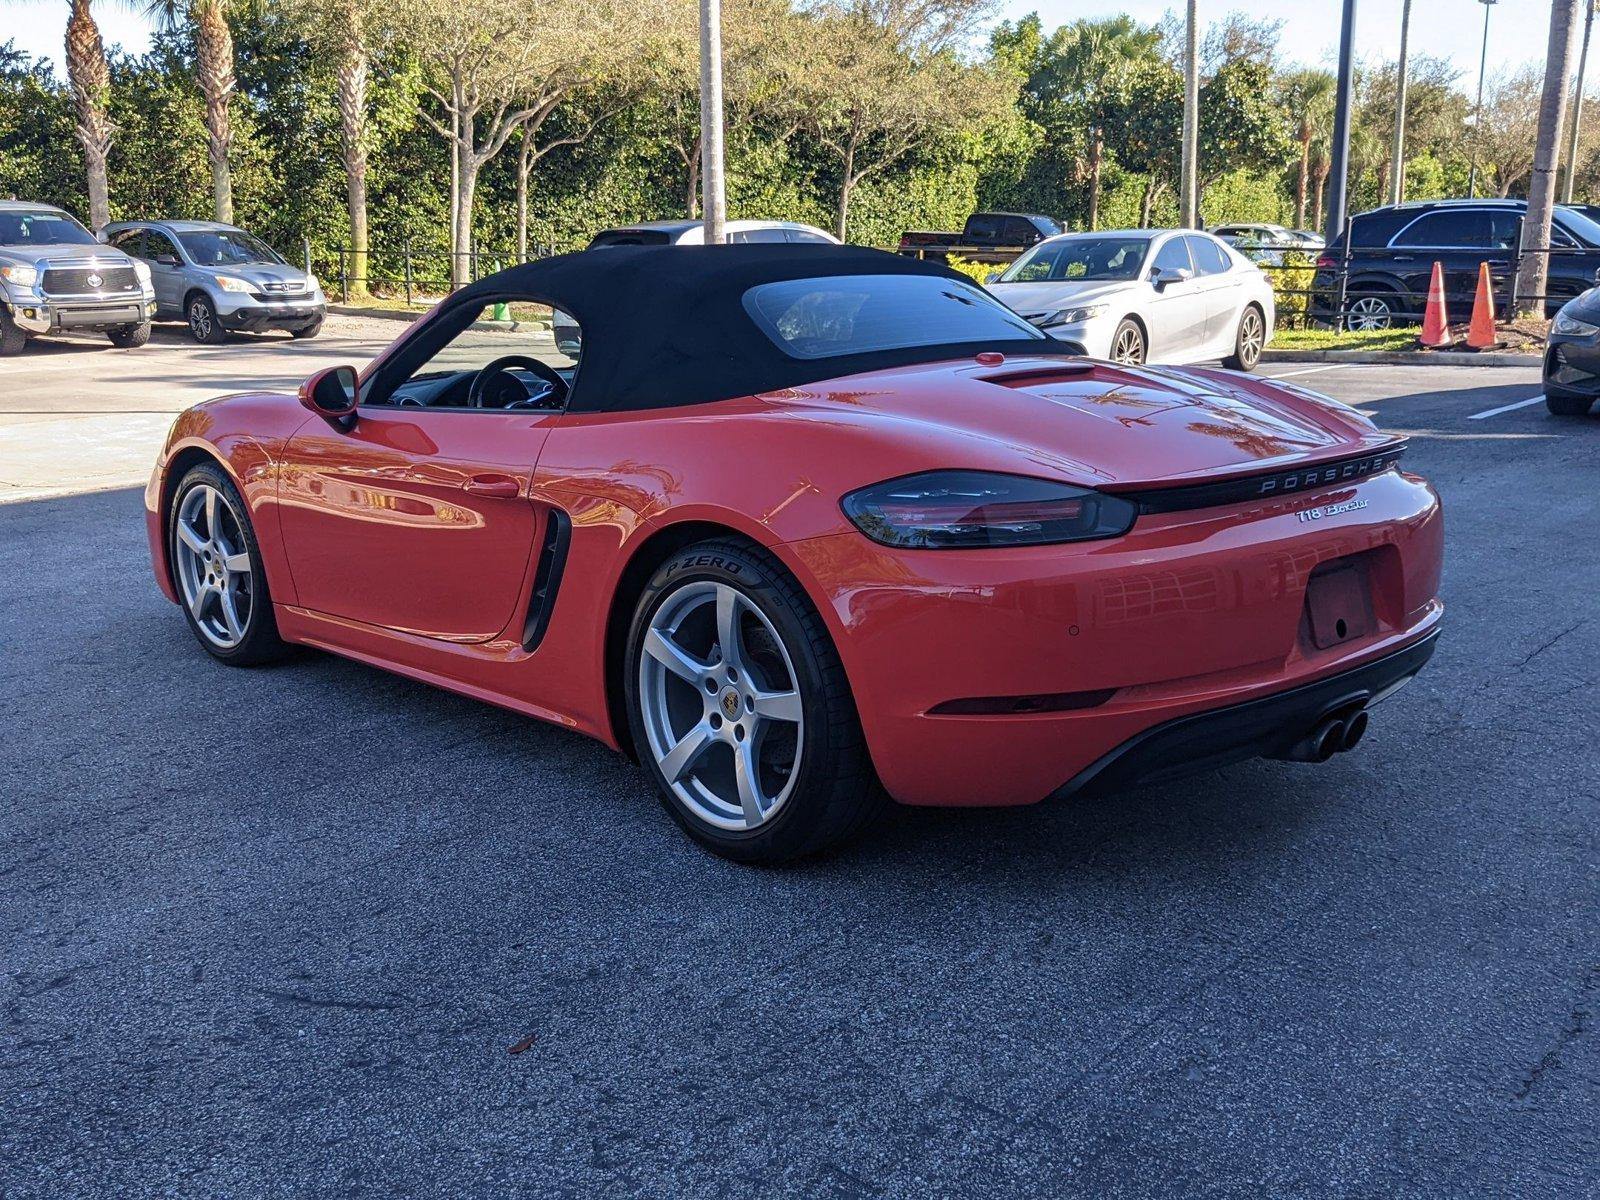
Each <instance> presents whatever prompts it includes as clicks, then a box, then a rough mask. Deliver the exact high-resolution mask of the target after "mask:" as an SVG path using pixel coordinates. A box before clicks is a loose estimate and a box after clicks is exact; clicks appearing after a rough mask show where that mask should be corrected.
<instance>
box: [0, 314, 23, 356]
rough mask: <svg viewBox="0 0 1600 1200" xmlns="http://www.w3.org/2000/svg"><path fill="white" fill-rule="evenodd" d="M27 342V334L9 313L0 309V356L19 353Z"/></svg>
mask: <svg viewBox="0 0 1600 1200" xmlns="http://www.w3.org/2000/svg"><path fill="white" fill-rule="evenodd" d="M27 344H28V335H27V334H26V333H24V332H23V331H22V329H21V327H20V326H18V325H17V323H16V322H15V321H13V320H12V319H11V314H10V313H8V312H6V311H5V310H4V309H0V358H5V357H6V356H8V355H11V354H21V353H22V351H23V348H24V347H26V346H27Z"/></svg>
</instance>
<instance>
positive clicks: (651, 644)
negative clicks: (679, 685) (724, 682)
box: [644, 629, 711, 686]
mask: <svg viewBox="0 0 1600 1200" xmlns="http://www.w3.org/2000/svg"><path fill="white" fill-rule="evenodd" d="M644 650H645V653H646V654H648V655H649V656H650V657H651V658H653V659H655V660H656V661H657V662H658V663H660V664H661V665H662V666H664V667H665V668H666V669H667V670H669V671H671V672H672V673H673V674H674V675H676V676H677V677H678V678H679V679H687V680H688V681H689V682H690V683H692V684H695V685H697V686H698V685H699V683H700V680H701V677H702V676H704V675H705V673H706V672H707V671H709V670H710V669H711V664H710V663H703V662H701V661H700V660H699V659H698V658H696V657H695V656H694V655H692V654H690V653H689V652H688V651H687V650H685V649H684V648H683V647H682V646H680V645H678V643H677V642H674V641H673V640H672V639H671V638H669V637H668V636H667V635H666V634H665V633H663V632H662V631H661V630H659V629H652V630H650V632H649V633H647V634H645V635H644Z"/></svg>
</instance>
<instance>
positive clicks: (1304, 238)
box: [1289, 229, 1328, 250]
mask: <svg viewBox="0 0 1600 1200" xmlns="http://www.w3.org/2000/svg"><path fill="white" fill-rule="evenodd" d="M1289 232H1290V233H1292V234H1294V236H1295V237H1297V238H1299V239H1300V244H1301V245H1302V246H1304V247H1305V248H1306V249H1307V250H1321V249H1322V248H1323V247H1324V246H1326V245H1327V244H1328V239H1327V238H1325V237H1323V236H1322V235H1321V234H1320V233H1318V232H1317V231H1316V230H1315V229H1291V230H1290V231H1289Z"/></svg>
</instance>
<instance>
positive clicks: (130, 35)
mask: <svg viewBox="0 0 1600 1200" xmlns="http://www.w3.org/2000/svg"><path fill="white" fill-rule="evenodd" d="M1401 2H1402V0H1357V15H1356V53H1357V54H1358V55H1361V56H1363V57H1366V58H1369V59H1377V58H1394V57H1395V56H1396V55H1397V54H1398V53H1399V49H1400V8H1401ZM1174 7H1179V6H1176V5H1175V4H1174V0H1112V2H1109V3H1101V2H1097V0H1000V6H999V10H998V11H999V15H1000V16H1001V17H1002V18H1006V19H1013V20H1014V19H1016V18H1017V17H1021V16H1025V15H1027V14H1028V13H1030V12H1038V14H1039V16H1040V18H1041V19H1042V20H1043V21H1044V24H1045V27H1046V28H1047V29H1053V28H1055V27H1056V26H1057V25H1064V24H1066V23H1067V22H1069V21H1073V20H1076V19H1077V18H1079V17H1103V16H1115V15H1116V14H1118V13H1127V14H1128V15H1129V16H1132V17H1134V18H1135V19H1137V20H1139V21H1143V22H1147V23H1152V22H1155V21H1158V20H1160V19H1161V17H1162V15H1163V14H1164V13H1165V12H1167V11H1168V10H1169V9H1172V8H1174ZM1341 8H1342V5H1341V4H1340V3H1339V2H1338V0H1248V2H1245V0H1200V2H1199V10H1200V23H1201V25H1202V27H1203V26H1205V25H1206V24H1208V23H1210V22H1211V21H1215V20H1218V19H1219V18H1221V17H1223V16H1225V15H1227V13H1229V12H1231V11H1234V10H1244V11H1248V12H1249V13H1250V14H1251V15H1253V16H1255V17H1258V18H1273V19H1281V20H1282V21H1283V23H1284V24H1283V34H1282V42H1281V49H1282V54H1283V56H1284V58H1286V59H1288V60H1290V61H1294V62H1299V63H1302V64H1304V65H1307V66H1328V67H1332V66H1333V65H1334V59H1335V57H1336V55H1337V53H1338V46H1339V18H1340V9H1341ZM1411 9H1412V11H1411V46H1412V53H1413V54H1428V55H1432V56H1434V57H1438V58H1446V59H1449V60H1450V62H1451V63H1452V65H1454V67H1455V68H1456V70H1457V71H1459V72H1460V78H1459V80H1458V86H1459V87H1460V88H1461V89H1462V90H1463V91H1467V92H1470V91H1472V90H1473V89H1474V88H1476V86H1477V79H1478V53H1479V50H1480V48H1481V46H1482V37H1483V13H1484V8H1483V5H1482V4H1481V3H1479V2H1478V0H1416V2H1415V3H1413V4H1412V6H1411ZM95 15H96V19H97V20H98V21H99V22H100V28H101V33H102V35H103V36H104V38H105V40H106V42H107V44H108V45H110V44H114V43H120V44H121V45H122V47H123V49H125V50H130V51H134V50H142V49H143V48H144V47H145V46H146V45H147V44H148V41H149V36H150V32H149V31H150V26H149V22H148V21H146V20H145V18H144V17H143V16H141V15H140V14H139V13H138V12H137V11H135V9H134V7H133V6H129V5H124V4H119V3H102V4H97V5H96V6H95ZM66 21H67V0H21V2H20V3H18V2H17V0H12V2H11V3H9V4H4V5H0V43H4V42H5V41H7V40H15V42H16V44H17V46H18V48H19V49H22V50H24V51H27V52H28V53H31V54H36V55H49V56H50V57H51V58H53V59H54V60H55V61H56V63H57V64H58V65H59V64H60V63H61V48H62V39H63V37H64V35H65V31H66ZM1549 27H1550V5H1549V3H1548V0H1498V3H1496V4H1495V5H1494V7H1493V10H1492V11H1491V14H1490V17H1489V73H1490V75H1494V74H1495V73H1496V72H1497V71H1503V70H1508V69H1511V68H1515V67H1518V66H1521V65H1522V64H1523V63H1526V62H1530V61H1537V62H1542V61H1543V59H1544V52H1545V39H1546V36H1547V35H1548V32H1549Z"/></svg>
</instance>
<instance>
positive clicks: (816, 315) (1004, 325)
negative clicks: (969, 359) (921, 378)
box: [744, 275, 1045, 358]
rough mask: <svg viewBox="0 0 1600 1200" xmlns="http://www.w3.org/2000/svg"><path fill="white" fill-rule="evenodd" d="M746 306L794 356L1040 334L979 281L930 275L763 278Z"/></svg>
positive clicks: (1036, 336) (748, 295) (1031, 337)
mask: <svg viewBox="0 0 1600 1200" xmlns="http://www.w3.org/2000/svg"><path fill="white" fill-rule="evenodd" d="M744 306H745V311H746V312H748V313H749V314H750V315H751V317H753V318H754V319H755V322H756V324H757V325H759V326H760V327H761V329H762V331H763V332H764V333H765V334H766V335H767V336H768V337H770V338H771V339H772V340H773V341H774V342H775V343H777V345H778V348H779V349H781V350H782V351H783V352H784V353H786V354H789V355H791V356H792V357H794V358H833V357H835V356H837V355H842V354H867V353H871V352H872V351H876V350H898V349H903V348H904V347H907V346H950V345H958V344H960V343H964V342H983V341H990V340H994V341H1016V340H1018V339H1021V338H1026V339H1029V340H1034V341H1037V340H1042V339H1044V338H1045V335H1044V334H1042V333H1040V332H1039V331H1038V330H1037V329H1035V328H1034V327H1033V326H1032V325H1030V324H1028V322H1026V321H1024V320H1023V319H1022V318H1021V317H1019V316H1017V314H1016V313H1014V312H1012V311H1011V310H1010V309H1009V308H1006V307H1005V306H1004V305H1001V304H999V303H997V302H996V301H995V300H994V298H993V297H991V296H988V295H986V294H985V293H983V292H981V291H979V290H978V289H977V288H976V287H973V286H971V285H970V284H967V283H960V282H957V281H956V280H953V279H943V278H940V277H938V276H935V275H836V276H832V277H829V278H823V279H790V280H785V281H783V282H781V283H763V284H760V285H758V286H756V287H753V288H751V289H750V290H749V291H748V292H746V293H745V294H744Z"/></svg>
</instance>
